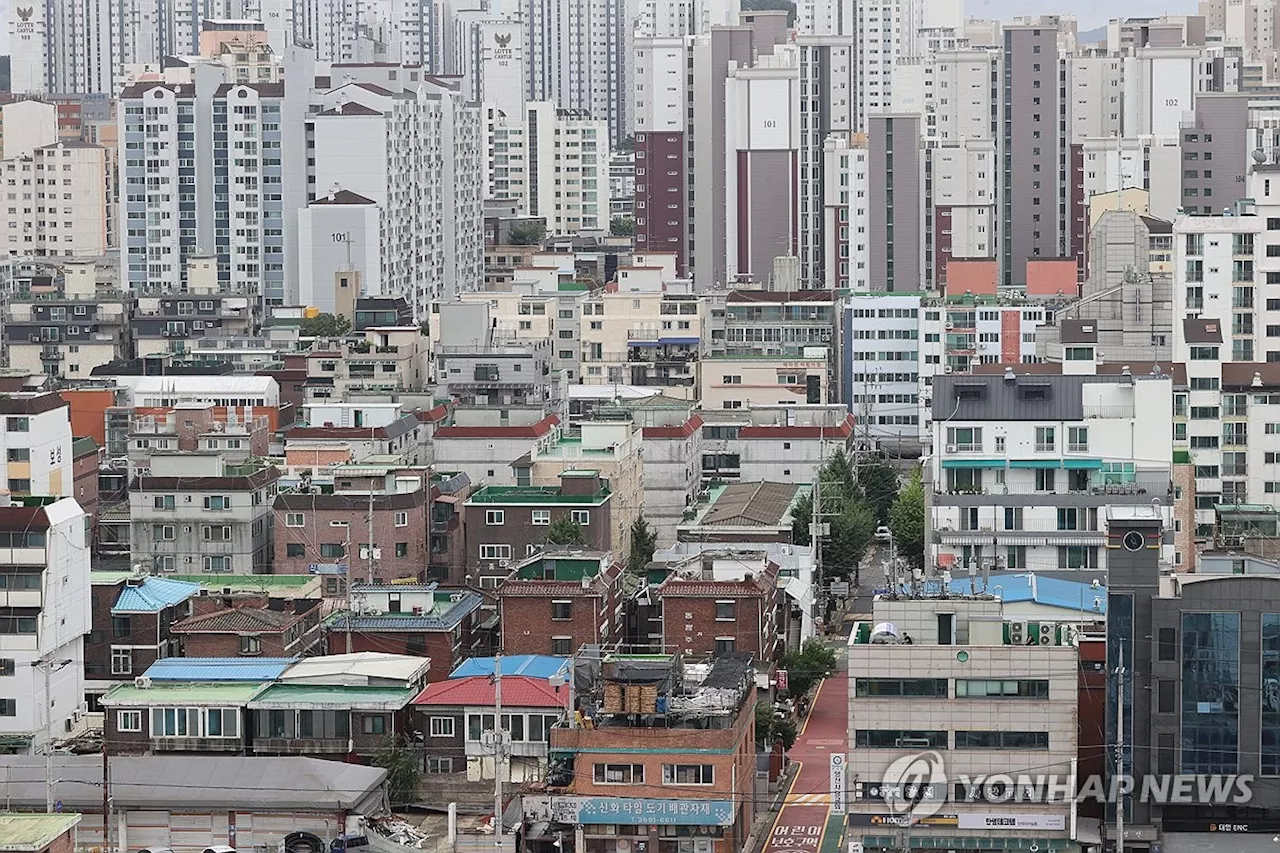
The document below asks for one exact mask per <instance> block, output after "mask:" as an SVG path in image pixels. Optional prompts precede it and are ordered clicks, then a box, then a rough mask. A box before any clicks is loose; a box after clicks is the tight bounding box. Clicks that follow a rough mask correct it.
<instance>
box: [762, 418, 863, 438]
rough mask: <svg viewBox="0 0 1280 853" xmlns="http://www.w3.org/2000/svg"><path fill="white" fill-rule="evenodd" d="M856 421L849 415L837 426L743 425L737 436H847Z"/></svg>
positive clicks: (851, 432) (851, 431)
mask: <svg viewBox="0 0 1280 853" xmlns="http://www.w3.org/2000/svg"><path fill="white" fill-rule="evenodd" d="M856 422H857V421H856V419H855V418H854V416H853V415H849V416H848V417H846V418H845V420H844V423H842V424H840V426H838V427H818V426H744V427H743V428H742V429H740V430H738V438H740V439H742V438H774V439H777V438H832V439H834V438H848V437H849V436H851V435H853V427H854V424H855V423H856Z"/></svg>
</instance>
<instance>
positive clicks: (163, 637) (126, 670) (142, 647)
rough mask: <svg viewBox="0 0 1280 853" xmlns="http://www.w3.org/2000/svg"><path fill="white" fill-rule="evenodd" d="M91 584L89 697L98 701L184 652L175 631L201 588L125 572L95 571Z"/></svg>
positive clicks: (86, 657)
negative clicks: (111, 688)
mask: <svg viewBox="0 0 1280 853" xmlns="http://www.w3.org/2000/svg"><path fill="white" fill-rule="evenodd" d="M90 583H91V584H92V591H91V595H90V601H91V607H92V616H91V620H92V622H91V624H92V626H93V627H92V630H91V631H90V633H89V637H88V642H86V643H85V645H84V677H85V690H86V692H87V693H88V694H89V696H90V697H96V696H98V695H101V694H102V693H105V692H106V691H107V690H108V688H110V687H111V686H112V685H113V684H116V683H118V682H120V681H132V680H133V678H134V677H135V676H138V675H141V674H142V673H144V672H146V670H147V667H149V666H151V665H152V664H153V663H155V662H156V661H157V660H160V659H162V658H167V657H174V656H176V655H178V654H179V653H180V644H179V641H178V638H177V637H176V636H174V635H173V633H172V630H171V628H172V626H173V624H174V623H176V622H178V621H179V620H181V619H184V618H186V617H187V615H188V614H190V613H191V607H192V604H191V602H192V599H193V598H194V597H195V596H197V595H198V594H199V592H200V584H198V583H190V582H187V581H178V580H172V579H170V578H164V577H147V576H137V575H131V574H127V573H123V572H93V573H92V574H91V575H90Z"/></svg>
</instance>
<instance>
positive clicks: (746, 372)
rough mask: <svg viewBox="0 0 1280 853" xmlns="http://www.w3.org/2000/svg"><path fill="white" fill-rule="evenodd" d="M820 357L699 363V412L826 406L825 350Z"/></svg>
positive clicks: (723, 357) (739, 358)
mask: <svg viewBox="0 0 1280 853" xmlns="http://www.w3.org/2000/svg"><path fill="white" fill-rule="evenodd" d="M810 349H817V350H819V351H820V352H821V353H822V354H821V355H818V354H814V355H806V356H785V355H757V356H751V355H719V356H707V357H706V358H704V359H703V360H702V365H701V367H702V381H701V382H700V383H699V387H700V389H701V394H700V397H701V400H702V408H703V409H705V410H711V409H749V408H751V407H752V406H794V405H807V404H815V403H816V404H820V405H826V404H827V403H830V402H831V386H830V383H829V381H828V374H827V356H826V349H825V348H823V347H807V348H806V352H808V350H810Z"/></svg>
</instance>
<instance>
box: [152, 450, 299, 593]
mask: <svg viewBox="0 0 1280 853" xmlns="http://www.w3.org/2000/svg"><path fill="white" fill-rule="evenodd" d="M279 477H280V474H279V471H278V470H277V469H276V468H275V467H273V466H270V465H263V464H261V463H259V462H252V461H251V462H246V463H244V464H239V465H237V464H233V463H230V462H228V461H227V460H226V459H224V458H223V456H222V455H221V454H220V453H217V452H208V453H180V452H168V453H155V454H153V455H152V456H151V460H150V468H149V470H148V471H147V473H145V474H141V475H139V476H137V477H135V478H134V480H133V482H132V484H131V485H130V490H129V518H130V525H131V535H130V539H131V543H132V558H133V561H134V562H135V563H143V564H145V565H147V566H150V567H152V568H153V569H154V571H156V572H181V573H188V572H203V573H209V574H213V573H226V574H234V573H237V572H239V573H242V574H253V573H261V572H267V571H269V570H270V567H271V566H272V560H273V554H274V541H273V540H274V530H273V520H274V519H273V516H272V510H271V506H272V503H273V501H274V500H275V497H276V481H277V480H278V479H279Z"/></svg>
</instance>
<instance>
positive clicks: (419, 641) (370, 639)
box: [326, 631, 470, 681]
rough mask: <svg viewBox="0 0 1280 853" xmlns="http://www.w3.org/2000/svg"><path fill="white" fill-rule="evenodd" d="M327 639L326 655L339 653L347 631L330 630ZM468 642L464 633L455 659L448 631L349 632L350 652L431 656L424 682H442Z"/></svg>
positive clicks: (343, 650)
mask: <svg viewBox="0 0 1280 853" xmlns="http://www.w3.org/2000/svg"><path fill="white" fill-rule="evenodd" d="M326 639H327V647H328V649H329V654H331V655H340V654H345V653H346V651H347V632H346V631H330V632H329V635H328V637H327V638H326ZM469 649H470V644H469V642H468V641H467V635H466V633H465V632H464V635H463V643H462V645H461V647H460V648H459V649H458V658H457V659H455V657H454V654H453V635H452V634H451V633H449V632H447V631H420V632H414V633H411V632H409V631H396V632H394V633H393V632H384V633H376V632H372V631H352V632H351V650H352V651H353V652H383V653H385V654H392V655H412V656H415V657H426V658H430V659H431V670H430V671H429V672H428V673H427V681H443V680H445V679H446V678H448V677H449V673H451V672H453V669H454V667H456V666H457V665H458V664H460V663H462V659H465V658H466V657H467V656H468V651H469Z"/></svg>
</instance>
